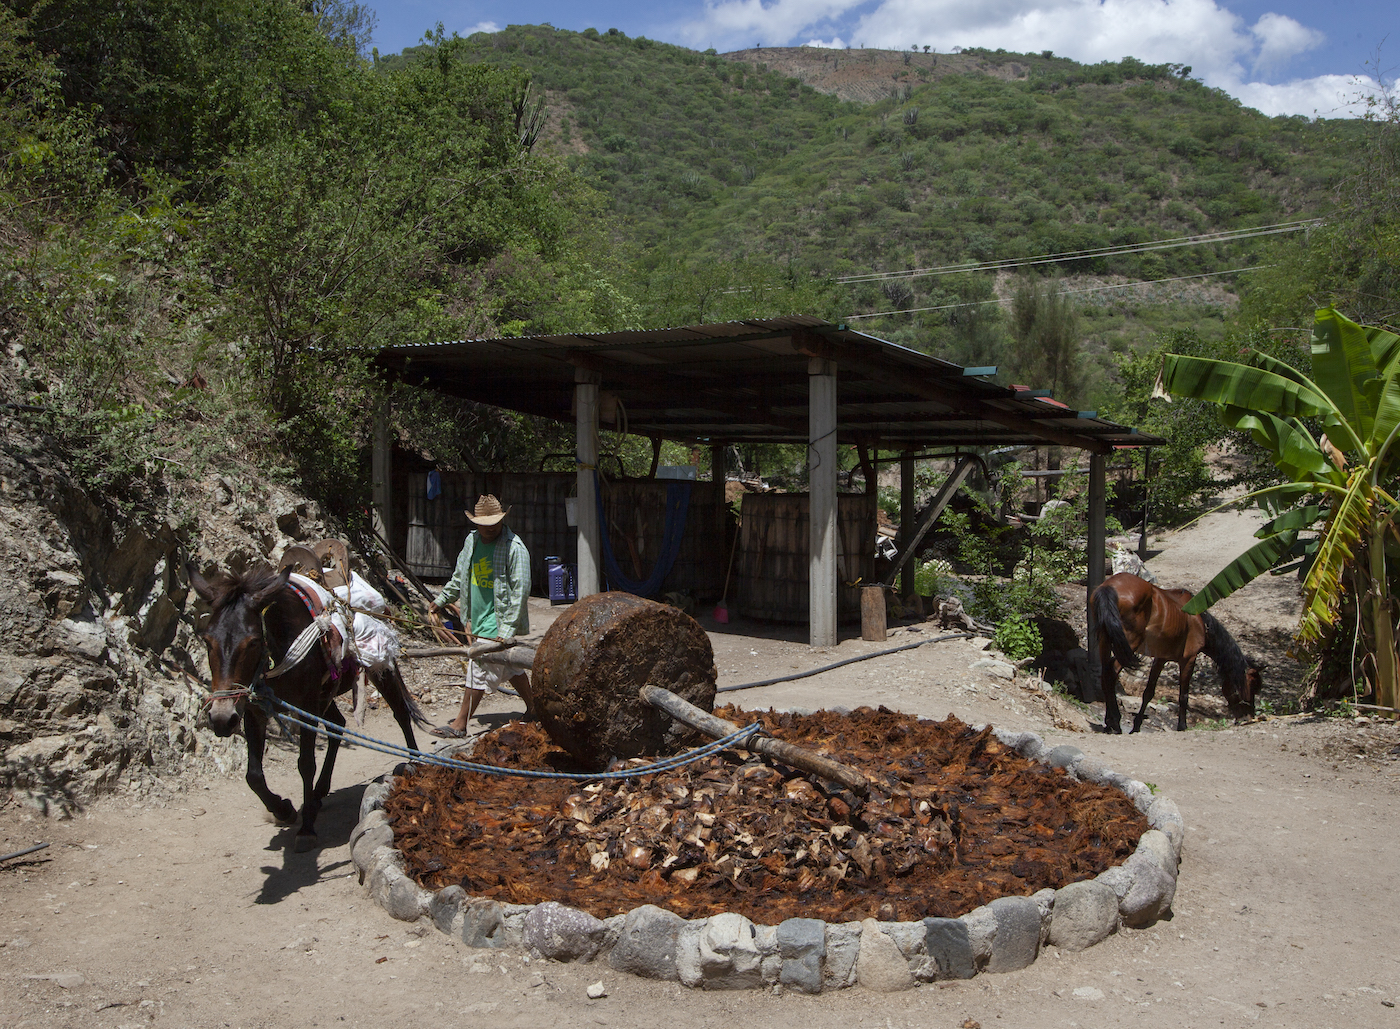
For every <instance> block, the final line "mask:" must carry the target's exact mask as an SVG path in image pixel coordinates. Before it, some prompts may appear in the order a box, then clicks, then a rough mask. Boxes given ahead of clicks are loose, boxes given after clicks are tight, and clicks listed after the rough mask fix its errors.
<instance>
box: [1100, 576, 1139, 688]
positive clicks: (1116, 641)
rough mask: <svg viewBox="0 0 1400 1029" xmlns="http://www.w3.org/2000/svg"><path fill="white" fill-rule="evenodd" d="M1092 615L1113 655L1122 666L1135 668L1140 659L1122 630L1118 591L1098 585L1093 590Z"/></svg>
mask: <svg viewBox="0 0 1400 1029" xmlns="http://www.w3.org/2000/svg"><path fill="white" fill-rule="evenodd" d="M1093 603H1094V616H1095V617H1096V618H1097V619H1098V623H1099V632H1100V633H1102V634H1103V636H1102V638H1103V639H1106V640H1108V645H1109V647H1110V648H1112V650H1113V656H1114V657H1115V658H1117V659H1118V663H1119V664H1120V665H1122V666H1123V667H1124V668H1136V667H1137V666H1138V664H1139V663H1140V659H1139V658H1138V656H1137V655H1136V654H1134V653H1133V648H1132V646H1131V645H1130V644H1129V643H1128V637H1127V634H1126V633H1124V632H1123V618H1122V616H1121V615H1120V614H1119V613H1118V593H1117V591H1115V590H1114V589H1113V588H1112V587H1111V586H1100V587H1099V588H1098V589H1096V590H1094V597H1093Z"/></svg>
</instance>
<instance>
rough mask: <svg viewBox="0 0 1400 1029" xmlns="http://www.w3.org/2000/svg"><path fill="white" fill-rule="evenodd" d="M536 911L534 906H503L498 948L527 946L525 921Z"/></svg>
mask: <svg viewBox="0 0 1400 1029" xmlns="http://www.w3.org/2000/svg"><path fill="white" fill-rule="evenodd" d="M534 909H535V905H533V904H502V905H501V931H500V933H499V934H497V936H496V939H497V940H498V941H499V942H497V943H496V946H497V947H523V946H525V919H526V917H527V916H528V915H529V914H530V912H531V911H533V910H534Z"/></svg>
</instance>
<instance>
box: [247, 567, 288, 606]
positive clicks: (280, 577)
mask: <svg viewBox="0 0 1400 1029" xmlns="http://www.w3.org/2000/svg"><path fill="white" fill-rule="evenodd" d="M291 577H292V570H291V569H290V568H283V569H282V570H281V571H280V572H278V573H277V574H276V575H275V576H273V578H272V581H271V582H269V583H268V584H267V585H266V586H264V587H263V588H262V589H260V590H258V592H257V593H254V594H253V595H252V596H251V597H249V599H250V600H251V601H252V602H253V606H254V607H262V606H263V605H264V604H266V603H267V602H268V601H269V600H271V599H272V598H273V597H275V596H276V595H277V594H278V593H279V592H280V591H281V590H283V589H285V588H286V586H287V582H288V581H289V580H290V579H291Z"/></svg>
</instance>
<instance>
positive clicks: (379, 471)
mask: <svg viewBox="0 0 1400 1029" xmlns="http://www.w3.org/2000/svg"><path fill="white" fill-rule="evenodd" d="M393 445H394V438H393V434H392V433H391V432H390V431H389V401H388V400H384V401H381V402H380V404H379V406H378V407H376V408H375V409H374V450H373V453H372V454H371V456H370V479H371V502H372V503H373V505H374V531H375V532H377V533H379V535H380V536H382V537H383V539H384V543H385V545H386V546H389V547H393V545H394V492H393V488H392V486H393V481H394V480H393V475H394V468H393V457H392V454H393Z"/></svg>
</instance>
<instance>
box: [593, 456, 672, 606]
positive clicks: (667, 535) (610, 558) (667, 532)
mask: <svg viewBox="0 0 1400 1029" xmlns="http://www.w3.org/2000/svg"><path fill="white" fill-rule="evenodd" d="M593 495H594V496H595V497H596V498H597V504H598V530H599V531H598V535H599V538H600V539H601V541H602V544H603V568H604V569H605V570H606V571H607V573H608V582H609V583H610V584H611V585H612V587H613V588H614V589H620V590H624V591H626V592H627V593H632V594H634V595H636V596H638V597H654V596H655V595H656V594H657V592H658V591H660V589H661V585H662V583H664V582H665V581H666V576H668V575H670V574H671V569H672V568H673V567H674V566H675V564H676V558H677V557H678V556H679V555H680V552H681V542H682V541H683V540H684V539H685V518H686V512H687V511H688V510H689V508H690V483H689V482H668V483H667V484H666V520H665V523H664V525H663V527H662V530H661V549H660V551H659V552H658V553H657V555H656V563H655V564H653V565H652V567H651V574H649V575H648V576H647V577H646V579H644V580H642V581H641V582H638V581H637V580H636V579H629V578H628V577H627V576H626V575H624V574H623V572H622V568H621V566H620V565H619V564H618V563H617V557H616V556H615V555H614V554H613V549H612V534H611V533H610V532H609V531H608V519H607V515H606V514H604V512H603V491H602V490H601V489H599V488H598V473H597V472H596V471H595V472H594V473H593Z"/></svg>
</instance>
